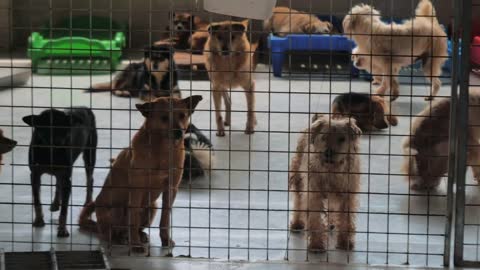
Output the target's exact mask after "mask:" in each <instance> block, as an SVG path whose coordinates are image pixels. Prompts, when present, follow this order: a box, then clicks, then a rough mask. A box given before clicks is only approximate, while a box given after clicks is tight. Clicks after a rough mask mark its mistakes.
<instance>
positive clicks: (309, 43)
mask: <svg viewBox="0 0 480 270" xmlns="http://www.w3.org/2000/svg"><path fill="white" fill-rule="evenodd" d="M268 47H269V49H270V51H271V53H272V66H273V75H274V76H275V77H282V67H283V63H284V61H285V56H286V53H287V52H289V51H304V52H305V51H306V52H310V51H312V52H313V51H327V52H348V53H350V52H351V51H352V49H353V48H354V47H355V43H354V42H353V41H352V40H350V39H349V38H347V37H345V36H341V35H306V34H292V35H288V36H285V37H278V36H274V35H272V34H270V36H269V37H268ZM352 71H353V72H354V73H356V74H358V70H356V69H354V70H352Z"/></svg>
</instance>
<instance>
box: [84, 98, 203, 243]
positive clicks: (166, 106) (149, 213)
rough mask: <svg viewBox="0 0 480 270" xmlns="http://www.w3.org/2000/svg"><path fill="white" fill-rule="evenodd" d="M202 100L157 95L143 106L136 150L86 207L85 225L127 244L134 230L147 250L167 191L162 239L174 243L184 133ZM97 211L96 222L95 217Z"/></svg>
mask: <svg viewBox="0 0 480 270" xmlns="http://www.w3.org/2000/svg"><path fill="white" fill-rule="evenodd" d="M200 100H202V97H201V96H191V97H188V98H185V99H179V98H157V99H155V100H154V101H153V102H149V103H145V104H137V108H138V110H139V111H140V112H141V113H142V115H143V116H144V117H145V122H144V123H143V125H142V126H141V127H140V129H139V131H138V132H137V133H136V134H135V136H134V137H133V139H132V144H131V148H127V149H124V150H123V151H122V152H120V154H119V155H118V156H117V158H116V159H115V160H114V161H113V164H112V168H111V170H110V173H109V175H108V176H107V179H106V181H105V183H104V185H103V187H102V190H101V192H100V194H99V195H98V196H97V198H96V199H95V202H93V203H90V204H88V205H86V206H85V207H84V209H83V210H82V213H81V214H80V219H79V224H80V227H81V228H83V229H87V230H90V231H97V232H98V233H99V234H100V235H101V236H102V238H104V239H106V240H109V241H114V242H122V241H124V239H125V238H126V237H127V235H129V234H130V239H129V240H130V245H131V246H133V248H134V250H135V251H140V252H143V251H144V248H143V246H142V245H141V244H142V242H143V243H145V242H148V236H147V235H146V233H144V232H143V229H144V228H147V227H150V224H151V223H152V220H153V218H154V217H155V212H156V209H157V206H156V203H155V201H156V200H157V199H158V198H159V196H160V194H163V196H162V216H161V221H160V238H161V240H162V246H173V245H174V242H173V241H172V240H171V238H170V233H169V229H170V215H171V210H172V205H173V202H174V201H175V196H176V194H177V190H178V185H179V184H180V181H181V179H182V174H183V168H182V167H183V164H184V159H185V149H184V143H183V140H184V133H185V130H186V129H187V126H188V124H189V118H190V115H191V114H192V113H193V110H194V109H195V107H196V106H197V104H198V103H199V102H200ZM93 212H95V213H96V217H97V221H96V222H95V221H93V220H92V219H91V218H90V215H91V214H92V213H93ZM128 230H129V232H130V233H129V234H128Z"/></svg>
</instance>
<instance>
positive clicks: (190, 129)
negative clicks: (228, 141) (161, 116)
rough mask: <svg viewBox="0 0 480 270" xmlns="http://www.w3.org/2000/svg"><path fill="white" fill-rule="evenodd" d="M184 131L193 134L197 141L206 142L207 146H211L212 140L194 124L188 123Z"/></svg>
mask: <svg viewBox="0 0 480 270" xmlns="http://www.w3.org/2000/svg"><path fill="white" fill-rule="evenodd" d="M186 133H193V134H195V135H196V136H197V139H198V141H199V142H201V143H203V144H206V145H207V146H208V147H212V142H211V141H210V140H209V139H208V138H207V137H206V136H205V135H204V134H203V133H202V132H201V131H200V129H198V128H197V127H196V126H195V125H194V124H190V125H188V128H187V131H186Z"/></svg>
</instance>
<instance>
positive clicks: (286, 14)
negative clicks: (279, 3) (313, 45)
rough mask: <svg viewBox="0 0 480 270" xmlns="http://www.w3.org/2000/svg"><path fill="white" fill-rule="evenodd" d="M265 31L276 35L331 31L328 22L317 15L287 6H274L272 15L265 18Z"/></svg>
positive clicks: (326, 32)
mask: <svg viewBox="0 0 480 270" xmlns="http://www.w3.org/2000/svg"><path fill="white" fill-rule="evenodd" d="M263 27H264V29H265V31H267V32H272V33H274V34H275V35H277V36H286V35H288V34H303V33H305V34H328V33H330V32H331V31H332V28H333V26H332V24H331V23H330V22H324V21H321V20H320V19H319V18H318V17H317V16H315V15H313V14H308V13H305V12H302V11H298V10H294V9H290V8H288V7H276V8H274V9H273V15H272V16H271V17H270V18H269V19H267V20H265V22H264V24H263Z"/></svg>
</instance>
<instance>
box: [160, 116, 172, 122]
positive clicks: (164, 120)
mask: <svg viewBox="0 0 480 270" xmlns="http://www.w3.org/2000/svg"><path fill="white" fill-rule="evenodd" d="M169 118H170V117H168V115H163V116H162V117H161V118H160V120H162V122H164V123H167V122H168V120H169Z"/></svg>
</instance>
